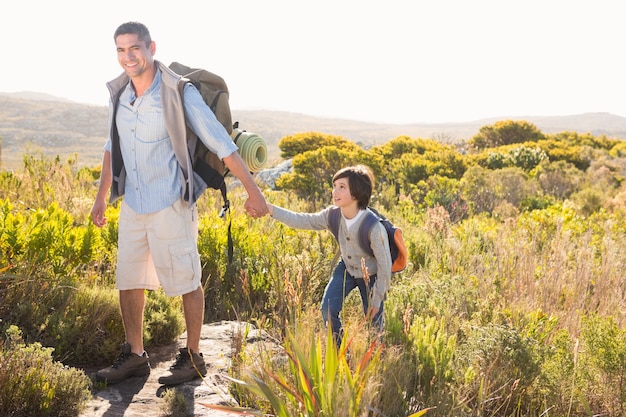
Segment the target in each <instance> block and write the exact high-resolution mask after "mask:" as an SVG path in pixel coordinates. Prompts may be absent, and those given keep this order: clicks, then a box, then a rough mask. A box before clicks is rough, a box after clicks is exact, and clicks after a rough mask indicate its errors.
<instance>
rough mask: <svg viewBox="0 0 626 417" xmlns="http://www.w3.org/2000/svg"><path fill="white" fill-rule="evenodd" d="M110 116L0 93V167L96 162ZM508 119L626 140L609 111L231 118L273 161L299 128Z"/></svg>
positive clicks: (339, 129) (456, 134)
mask: <svg viewBox="0 0 626 417" xmlns="http://www.w3.org/2000/svg"><path fill="white" fill-rule="evenodd" d="M107 119H108V110H107V108H106V106H92V105H86V104H80V103H74V102H71V101H68V100H66V99H63V98H58V97H53V96H49V95H46V94H41V93H32V92H24V93H11V94H9V93H0V139H1V142H0V145H1V148H0V151H1V153H0V156H1V164H2V165H1V166H2V167H3V168H5V169H15V168H16V167H19V166H21V163H22V158H23V155H24V154H25V153H38V152H41V153H43V154H44V155H48V156H57V155H58V156H60V157H61V158H62V159H66V158H67V157H69V156H71V155H73V154H74V153H77V154H78V162H77V163H78V164H79V165H81V166H94V165H97V164H99V163H100V161H101V158H102V147H103V145H104V142H105V140H106V135H107ZM509 119H512V120H526V121H528V122H530V123H533V124H534V125H536V126H537V128H539V129H540V130H541V131H542V132H544V133H559V132H563V131H573V132H578V133H581V134H584V133H591V134H592V135H594V136H599V135H606V136H608V137H612V138H618V139H626V118H624V117H621V116H616V115H613V114H609V113H585V114H579V115H571V116H551V117H536V116H528V117H506V116H503V117H494V118H490V119H482V120H476V121H472V122H463V123H438V124H406V125H395V124H380V123H367V122H361V121H354V120H345V119H333V118H322V117H314V116H307V115H304V114H298V113H291V112H283V111H265V110H237V109H233V120H238V121H239V123H240V127H241V128H242V129H245V130H247V131H250V132H255V133H257V134H259V135H260V136H261V137H263V138H264V139H265V142H266V144H267V148H268V162H269V163H270V164H271V163H273V162H275V161H277V160H279V159H280V151H279V149H278V142H279V141H280V139H282V138H283V137H284V136H288V135H293V134H297V133H303V132H311V131H315V132H320V133H327V134H332V135H340V136H343V137H345V138H347V139H350V140H352V141H354V142H356V143H359V144H361V145H363V146H364V147H370V146H372V145H379V144H383V143H386V142H388V141H389V140H390V139H393V138H396V137H398V136H402V135H404V136H409V137H413V138H418V137H420V138H430V139H435V140H439V141H442V142H448V143H458V142H462V141H464V140H467V139H469V138H471V137H472V136H474V135H475V134H476V133H477V132H478V131H479V129H480V128H481V127H482V126H485V125H489V124H493V123H495V122H496V121H498V120H509Z"/></svg>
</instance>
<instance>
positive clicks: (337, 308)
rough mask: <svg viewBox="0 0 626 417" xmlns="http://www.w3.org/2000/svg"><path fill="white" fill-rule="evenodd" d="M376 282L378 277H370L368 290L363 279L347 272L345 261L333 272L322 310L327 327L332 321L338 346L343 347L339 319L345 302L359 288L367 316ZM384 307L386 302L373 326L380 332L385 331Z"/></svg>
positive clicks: (327, 286)
mask: <svg viewBox="0 0 626 417" xmlns="http://www.w3.org/2000/svg"><path fill="white" fill-rule="evenodd" d="M375 282H376V275H373V276H370V282H369V288H366V287H365V280H364V279H363V278H354V277H353V276H352V275H350V274H349V273H348V272H347V271H346V265H345V264H344V263H343V260H342V261H340V262H339V264H338V265H337V267H336V268H335V270H334V271H333V275H332V277H331V278H330V281H328V284H327V285H326V289H325V290H324V296H323V297H322V307H321V310H322V318H323V319H324V324H325V325H327V326H328V320H329V319H330V325H331V328H332V331H333V336H334V337H335V341H336V343H337V346H340V345H341V338H342V336H343V326H342V324H341V319H340V318H339V314H340V313H341V310H342V309H343V301H344V300H345V298H346V297H347V296H348V294H350V292H351V291H352V290H353V289H355V288H358V289H359V292H360V293H361V301H362V302H363V314H367V310H368V308H369V290H371V288H372V287H373V286H374V283H375ZM383 305H384V302H381V303H380V308H379V309H378V313H376V315H375V316H374V318H373V319H372V324H373V325H374V326H375V327H376V328H377V329H378V331H382V330H383Z"/></svg>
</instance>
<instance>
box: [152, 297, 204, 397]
mask: <svg viewBox="0 0 626 417" xmlns="http://www.w3.org/2000/svg"><path fill="white" fill-rule="evenodd" d="M183 311H184V313H185V325H186V326H187V347H184V348H181V349H179V353H178V355H176V361H175V362H174V365H172V366H171V367H170V370H169V373H168V374H165V375H163V376H161V377H160V378H159V383H160V384H164V385H177V384H180V383H183V382H187V381H191V380H192V379H195V378H199V377H204V376H205V375H206V374H207V369H206V363H205V362H204V358H203V357H202V353H200V334H201V332H202V322H203V320H204V291H202V286H198V288H196V289H195V290H193V291H191V292H188V293H187V294H184V295H183Z"/></svg>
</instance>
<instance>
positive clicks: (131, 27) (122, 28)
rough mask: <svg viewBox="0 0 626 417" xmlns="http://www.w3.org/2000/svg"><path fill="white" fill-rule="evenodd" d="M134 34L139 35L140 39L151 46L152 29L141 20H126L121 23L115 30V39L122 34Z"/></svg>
mask: <svg viewBox="0 0 626 417" xmlns="http://www.w3.org/2000/svg"><path fill="white" fill-rule="evenodd" d="M127 34H134V35H137V36H138V37H139V40H141V41H144V42H145V43H146V46H150V43H151V42H152V37H151V36H150V31H149V30H148V28H147V27H146V25H144V24H143V23H139V22H126V23H122V24H121V25H119V27H118V28H117V29H116V30H115V34H114V35H113V40H115V39H117V37H118V36H120V35H127Z"/></svg>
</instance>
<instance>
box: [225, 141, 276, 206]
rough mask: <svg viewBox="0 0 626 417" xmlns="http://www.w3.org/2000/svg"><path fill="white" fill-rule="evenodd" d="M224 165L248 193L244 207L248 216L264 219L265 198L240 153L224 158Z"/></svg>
mask: <svg viewBox="0 0 626 417" xmlns="http://www.w3.org/2000/svg"><path fill="white" fill-rule="evenodd" d="M224 163H225V164H226V166H227V167H228V169H229V170H230V172H231V173H232V174H233V175H234V176H235V177H237V178H238V179H239V181H241V183H242V184H243V186H244V187H245V189H246V191H247V192H248V199H247V200H246V203H245V204H244V207H245V209H246V211H247V212H248V214H250V216H252V217H255V218H256V217H263V216H265V215H266V214H267V203H266V202H265V197H264V196H263V193H262V192H261V190H260V189H259V187H258V186H257V185H256V183H255V182H254V178H253V177H252V174H250V171H248V167H247V166H246V164H245V163H244V162H243V159H241V155H239V152H233V153H231V154H230V155H228V156H227V157H226V158H224Z"/></svg>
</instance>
